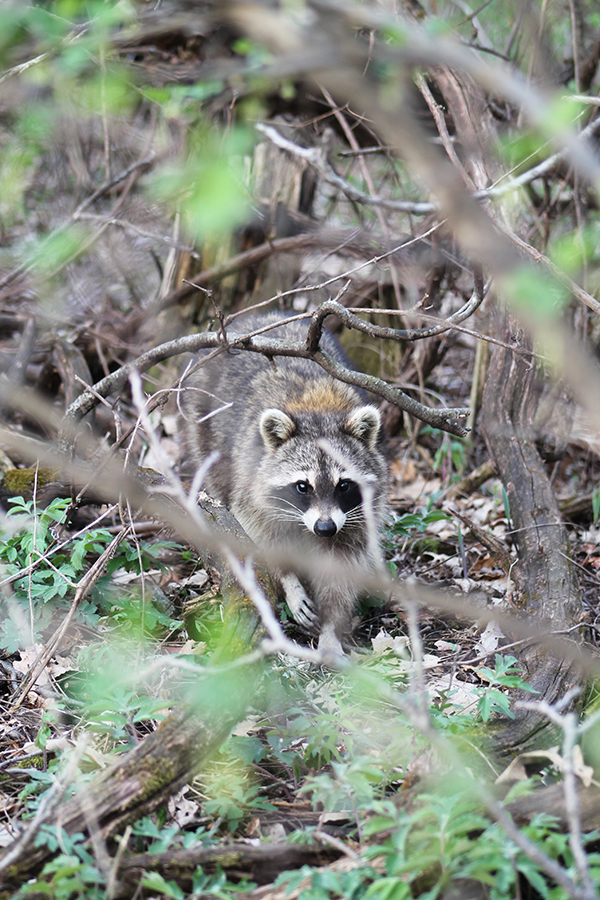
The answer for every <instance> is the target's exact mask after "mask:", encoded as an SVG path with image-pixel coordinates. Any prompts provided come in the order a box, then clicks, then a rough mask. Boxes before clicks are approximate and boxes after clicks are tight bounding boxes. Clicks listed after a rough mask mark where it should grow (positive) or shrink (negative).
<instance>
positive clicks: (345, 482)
mask: <svg viewBox="0 0 600 900" xmlns="http://www.w3.org/2000/svg"><path fill="white" fill-rule="evenodd" d="M351 486H352V482H351V481H350V479H349V478H342V480H341V481H340V483H339V484H338V489H339V490H340V491H341V492H342V494H344V493H345V492H346V491H349V490H350V488H351Z"/></svg>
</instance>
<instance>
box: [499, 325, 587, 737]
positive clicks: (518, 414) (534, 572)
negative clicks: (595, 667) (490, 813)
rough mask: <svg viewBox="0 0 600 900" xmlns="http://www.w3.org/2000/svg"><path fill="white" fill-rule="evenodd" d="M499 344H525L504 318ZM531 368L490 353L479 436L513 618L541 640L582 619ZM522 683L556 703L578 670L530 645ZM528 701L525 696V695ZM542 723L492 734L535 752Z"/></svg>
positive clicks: (521, 721)
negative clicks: (505, 539)
mask: <svg viewBox="0 0 600 900" xmlns="http://www.w3.org/2000/svg"><path fill="white" fill-rule="evenodd" d="M502 323H503V328H502V330H503V335H502V337H503V340H504V341H506V342H507V343H509V342H510V340H511V338H512V339H513V340H515V339H518V340H520V341H523V340H524V336H523V332H522V330H521V329H520V328H519V326H518V324H517V323H516V321H515V320H514V319H512V318H511V317H510V316H508V315H507V314H504V315H503V317H502ZM535 375H536V372H535V368H534V366H533V365H532V364H530V363H528V362H526V361H524V360H523V358H522V357H519V356H517V355H516V354H514V353H512V352H511V351H510V350H508V349H506V348H504V347H500V346H498V345H495V346H494V349H493V350H492V355H491V362H490V369H489V373H488V378H487V380H486V385H485V392H484V400H483V429H484V432H485V438H486V441H487V444H488V447H489V450H490V454H491V457H492V459H493V461H494V464H495V466H496V470H497V472H498V473H499V476H500V479H501V481H502V483H503V485H504V487H505V489H506V492H507V495H508V500H509V506H510V516H511V522H512V533H513V539H514V542H515V545H516V548H517V553H518V561H517V563H516V565H515V566H514V567H513V569H512V572H511V575H512V578H513V580H514V583H515V585H516V599H515V600H514V601H513V606H514V612H515V614H516V615H518V616H520V617H523V618H527V620H528V622H530V623H531V621H532V620H533V621H535V622H536V623H538V624H539V629H540V636H541V635H542V634H550V633H556V632H558V633H560V634H561V635H563V636H564V635H565V634H567V635H568V634H571V635H572V639H573V641H574V642H577V641H578V632H577V628H576V626H577V625H578V624H579V623H580V622H581V620H582V606H581V601H580V599H579V596H578V592H577V583H576V579H575V576H574V572H573V568H572V565H571V563H570V561H569V545H568V539H567V531H566V528H565V525H564V523H563V521H562V518H561V515H560V510H559V507H558V503H557V500H556V497H555V496H554V492H553V490H552V485H551V484H550V479H549V477H548V475H547V473H546V470H545V466H544V463H543V461H542V459H541V457H540V454H539V452H538V450H537V447H536V445H535V433H534V429H533V422H534V418H535V408H536V406H537V396H536V390H535V383H534V382H535ZM520 661H521V663H522V664H523V666H524V668H525V677H526V680H527V682H528V683H529V684H530V685H531V687H533V688H535V690H536V691H539V694H538V695H536V699H544V700H546V701H547V702H549V703H553V702H555V701H556V700H557V699H559V698H560V697H561V696H563V695H564V694H565V693H567V692H568V691H569V690H570V689H571V688H572V687H574V686H576V685H577V683H578V681H579V679H580V676H579V673H578V672H577V668H576V666H574V665H573V664H572V663H570V662H569V661H567V660H564V659H561V658H559V657H558V656H555V655H554V654H553V653H551V652H550V651H549V650H547V649H542V648H540V647H538V646H536V645H534V644H532V645H530V646H528V647H527V648H526V649H525V650H523V651H522V652H521V654H520ZM529 699H531V696H529ZM547 727H548V723H547V719H546V718H544V717H541V716H539V715H537V714H534V713H532V712H531V711H525V710H521V711H517V713H516V719H515V720H514V722H513V723H512V724H509V725H508V726H507V727H506V728H504V729H503V730H502V731H501V733H500V734H499V735H498V743H499V744H500V745H505V746H503V748H502V749H503V750H504V751H505V752H510V751H513V750H517V749H528V748H531V747H532V746H533V741H534V738H535V745H536V746H537V747H539V746H540V743H543V741H541V742H540V737H539V732H540V731H543V730H546V729H547Z"/></svg>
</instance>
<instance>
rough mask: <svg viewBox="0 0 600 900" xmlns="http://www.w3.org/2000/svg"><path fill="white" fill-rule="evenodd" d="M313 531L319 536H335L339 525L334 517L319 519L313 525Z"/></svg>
mask: <svg viewBox="0 0 600 900" xmlns="http://www.w3.org/2000/svg"><path fill="white" fill-rule="evenodd" d="M313 531H314V533H315V534H316V535H317V537H333V535H334V534H335V533H336V531H337V525H336V524H335V522H334V521H333V519H317V521H316V522H315V524H314V525H313Z"/></svg>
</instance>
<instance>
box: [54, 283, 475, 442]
mask: <svg viewBox="0 0 600 900" xmlns="http://www.w3.org/2000/svg"><path fill="white" fill-rule="evenodd" d="M332 314H335V315H339V316H340V317H343V318H345V319H347V322H348V324H349V327H353V328H359V329H360V330H361V331H363V332H365V333H368V334H372V335H375V336H381V337H385V336H388V337H391V338H394V339H396V340H398V339H400V338H398V337H397V336H396V335H397V332H396V330H395V329H393V328H390V329H381V328H379V326H376V325H370V324H369V323H368V322H363V321H362V319H359V318H358V317H356V316H352V314H351V313H348V311H347V310H346V308H345V307H344V306H342V305H341V304H339V303H337V302H336V301H333V300H330V301H327V302H326V303H324V304H322V306H320V307H319V309H318V310H317V312H316V313H315V316H313V320H312V321H311V324H310V326H309V331H308V336H307V342H306V343H305V344H302V343H299V342H296V341H282V340H278V339H275V338H269V337H264V336H262V335H257V336H255V337H250V336H248V335H244V334H236V333H233V334H232V333H230V332H227V333H226V340H224V335H223V334H222V333H220V332H213V331H205V332H202V333H201V334H192V335H187V336H185V337H182V338H177V339H176V340H174V341H167V342H166V343H164V344H159V346H158V347H153V348H152V350H148V351H147V353H143V354H142V355H141V356H139V357H138V358H137V359H134V360H132V361H131V362H129V363H127V364H126V365H124V366H122V367H121V368H120V369H117V371H116V372H113V373H111V374H110V375H107V376H106V378H103V379H102V380H101V381H99V382H98V383H97V384H95V385H93V387H91V388H89V389H88V390H87V391H84V392H83V393H82V394H81V395H80V396H79V397H78V398H77V399H76V400H75V401H74V402H73V403H71V405H70V406H69V407H68V409H67V410H66V412H65V415H64V418H63V421H62V425H61V429H60V434H59V449H60V450H61V452H63V453H68V452H69V451H70V449H71V439H72V436H73V435H74V433H75V429H76V427H77V424H78V423H79V422H80V421H81V419H82V418H83V417H84V416H85V415H87V413H89V412H90V411H91V410H92V409H94V408H95V407H96V406H97V405H98V403H99V402H100V401H101V399H103V398H105V397H108V396H109V395H110V394H113V393H115V392H116V391H119V390H121V389H122V388H123V387H124V386H125V385H126V384H127V382H128V380H129V377H130V375H131V373H132V372H133V371H137V372H140V373H144V372H147V371H148V369H151V368H152V367H153V366H155V365H156V364H157V363H160V362H164V360H166V359H171V358H172V357H173V356H178V355H180V354H182V353H197V352H198V351H199V350H207V349H221V350H228V349H230V348H231V347H240V348H242V349H244V350H250V351H253V352H255V353H263V354H264V355H265V356H269V357H273V356H294V357H300V358H302V359H312V360H313V361H314V362H316V363H317V364H318V365H319V366H321V368H322V369H324V370H325V371H326V372H328V373H329V374H330V375H333V376H334V377H335V378H338V379H339V380H340V381H343V382H345V383H346V384H352V385H355V386H356V387H361V388H363V389H364V390H367V391H370V392H371V393H373V394H376V395H377V396H379V397H382V398H383V399H385V400H388V401H389V402H390V403H392V404H393V405H394V406H398V407H399V408H400V409H402V410H404V411H405V412H408V413H409V414H410V415H413V416H416V418H418V419H421V420H422V421H423V422H427V424H429V425H432V426H433V427H434V428H441V429H442V430H443V431H448V432H450V433H451V434H455V435H457V436H458V437H464V436H465V435H466V434H467V433H468V429H466V428H465V427H464V426H463V425H462V424H461V420H463V419H466V418H467V416H468V415H469V410H468V409H466V408H458V409H439V410H435V409H431V408H430V407H428V406H424V405H423V404H422V403H419V402H418V401H417V400H413V398H412V397H409V396H408V395H407V394H405V393H404V392H403V391H401V390H400V388H397V387H393V386H392V385H389V384H388V383H387V382H385V381H383V379H381V378H376V377H375V376H372V375H365V374H364V373H362V372H355V371H354V370H352V369H349V368H348V367H347V366H344V365H342V364H341V363H338V362H336V360H334V359H333V358H332V357H331V356H329V355H328V354H327V353H324V352H323V351H322V350H319V339H320V334H321V330H322V320H323V319H324V318H325V317H326V316H328V315H332ZM319 317H321V324H319ZM350 317H351V318H350ZM315 321H316V322H317V325H315V324H314V323H315ZM277 324H283V323H277ZM273 327H275V326H273ZM315 328H318V329H319V331H318V337H317V338H316V339H315V334H314V332H315ZM382 332H389V334H388V335H386V334H384V333H382Z"/></svg>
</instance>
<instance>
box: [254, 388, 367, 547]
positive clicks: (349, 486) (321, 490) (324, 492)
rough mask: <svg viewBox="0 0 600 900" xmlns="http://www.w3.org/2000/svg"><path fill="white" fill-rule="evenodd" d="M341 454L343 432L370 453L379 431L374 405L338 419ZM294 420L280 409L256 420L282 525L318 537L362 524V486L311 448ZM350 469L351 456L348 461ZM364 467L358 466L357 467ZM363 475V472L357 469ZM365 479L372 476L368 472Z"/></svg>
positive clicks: (272, 498) (273, 504) (310, 440)
mask: <svg viewBox="0 0 600 900" xmlns="http://www.w3.org/2000/svg"><path fill="white" fill-rule="evenodd" d="M339 424H340V427H339V435H340V441H339V443H340V444H341V446H340V450H341V454H340V455H344V453H347V454H348V455H349V456H351V447H350V446H348V447H346V446H345V443H346V442H345V440H344V436H345V435H349V436H351V437H353V438H357V439H358V440H359V441H360V444H361V445H362V446H363V447H364V449H366V450H367V451H371V450H372V449H373V447H374V445H375V442H376V440H377V436H378V433H379V426H380V420H379V413H378V411H377V410H376V409H375V407H372V406H365V407H359V408H358V409H354V410H352V411H351V412H350V413H349V414H348V415H346V416H345V417H344V419H343V420H342V421H341V422H340V423H339ZM301 431H302V429H301V428H299V426H298V424H297V422H296V421H294V419H292V418H291V417H290V416H288V415H287V414H286V413H284V412H282V411H281V410H276V409H268V410H265V411H264V412H263V414H262V416H261V420H260V432H261V436H262V439H263V443H264V445H265V447H266V448H267V450H268V451H270V453H269V457H268V459H269V463H270V465H269V469H270V471H271V472H272V475H271V477H270V478H269V491H268V493H269V499H270V504H269V505H270V507H271V510H272V511H276V512H277V515H278V518H279V521H280V522H281V524H282V525H284V524H285V523H289V524H290V525H291V524H293V523H295V524H297V525H303V526H304V527H305V528H306V529H307V530H308V531H309V532H311V533H312V534H314V535H316V536H317V537H320V538H333V537H334V536H335V535H336V534H338V532H339V531H341V529H342V528H343V527H344V525H346V524H347V523H348V525H350V524H352V523H359V522H360V523H362V522H363V510H362V502H363V498H362V494H361V489H360V485H359V484H358V483H357V482H356V480H354V478H353V477H352V474H351V473H350V472H348V471H345V470H344V467H343V465H342V464H340V462H338V461H336V460H334V459H332V458H331V456H329V455H328V454H327V453H325V452H323V451H322V450H320V449H317V447H316V446H315V444H316V440H315V437H314V436H312V435H311V436H309V435H306V434H304V435H303V434H301V433H299V432H301ZM350 463H351V465H350V466H349V468H352V464H353V460H352V459H350ZM361 468H362V467H361ZM361 474H362V472H361ZM363 477H364V480H365V481H372V480H375V476H374V475H372V474H371V473H368V474H365V475H364V476H363Z"/></svg>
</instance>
